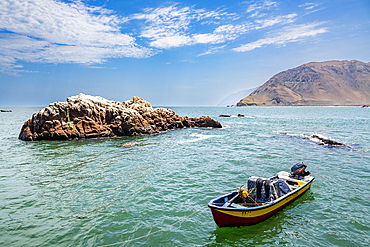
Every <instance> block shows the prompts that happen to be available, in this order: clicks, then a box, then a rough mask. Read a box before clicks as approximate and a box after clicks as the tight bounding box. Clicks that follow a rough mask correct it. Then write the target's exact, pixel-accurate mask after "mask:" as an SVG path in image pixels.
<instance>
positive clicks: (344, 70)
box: [237, 60, 370, 106]
mask: <svg viewBox="0 0 370 247" xmlns="http://www.w3.org/2000/svg"><path fill="white" fill-rule="evenodd" d="M368 104H370V63H363V62H359V61H356V60H352V61H328V62H319V63H308V64H304V65H301V66H299V67H297V68H294V69H290V70H287V71H284V72H281V73H278V74H276V75H275V76H273V77H272V78H271V79H270V80H268V81H267V82H266V83H265V84H263V85H262V86H261V87H259V88H258V89H257V90H255V91H254V92H253V93H251V94H250V95H249V96H248V97H246V98H244V99H242V100H240V101H239V102H238V104H237V106H274V105H368Z"/></svg>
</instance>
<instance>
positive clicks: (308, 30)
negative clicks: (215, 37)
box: [233, 23, 328, 52]
mask: <svg viewBox="0 0 370 247" xmlns="http://www.w3.org/2000/svg"><path fill="white" fill-rule="evenodd" d="M322 24H323V23H310V24H303V25H295V26H289V27H285V28H283V29H282V30H280V31H279V32H276V33H273V35H270V37H268V38H265V39H260V40H257V41H255V42H251V43H248V44H245V45H242V46H240V47H237V48H234V49H233V50H234V51H237V52H246V51H251V50H253V49H256V48H260V47H262V46H264V45H271V44H276V45H285V44H286V43H289V42H297V41H300V40H302V38H305V37H310V36H315V35H317V34H320V33H325V32H327V31H328V30H327V28H324V27H322V28H317V27H318V26H319V25H322Z"/></svg>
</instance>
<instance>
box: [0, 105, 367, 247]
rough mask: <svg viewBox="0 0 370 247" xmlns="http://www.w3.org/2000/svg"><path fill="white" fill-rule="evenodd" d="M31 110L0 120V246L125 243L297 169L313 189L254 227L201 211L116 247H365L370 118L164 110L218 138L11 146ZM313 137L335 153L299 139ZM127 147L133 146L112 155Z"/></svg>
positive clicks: (324, 112) (280, 110)
mask: <svg viewBox="0 0 370 247" xmlns="http://www.w3.org/2000/svg"><path fill="white" fill-rule="evenodd" d="M170 108H171V107H170ZM39 109H40V108H32V107H23V108H21V107H18V108H13V109H12V110H13V112H11V113H1V114H0V246H101V245H109V244H114V243H119V242H124V241H127V240H130V239H135V238H137V237H140V236H144V235H147V234H149V233H152V232H155V231H157V230H160V229H162V228H165V227H168V226H170V225H171V224H173V223H175V222H177V221H179V220H181V219H183V218H184V217H186V216H188V215H190V214H191V213H193V212H195V211H197V210H199V209H201V208H202V207H203V206H204V205H206V204H207V202H208V201H209V200H211V199H212V198H214V197H216V196H219V195H221V194H224V193H227V192H229V191H231V190H235V189H236V188H238V187H240V186H241V185H245V184H246V182H247V179H248V177H249V176H252V175H255V176H261V177H269V176H271V175H273V174H274V173H276V172H279V171H281V170H286V171H290V167H291V166H292V165H294V164H295V163H297V162H299V161H303V162H304V163H305V164H306V165H308V168H307V169H308V170H309V171H310V172H311V173H312V175H313V176H315V178H316V179H315V181H314V183H313V185H312V187H311V190H310V191H308V192H307V193H306V194H305V195H303V196H302V197H301V198H299V199H298V200H296V201H295V202H294V203H292V204H291V205H289V206H287V207H286V208H284V209H283V210H282V211H280V212H278V213H277V214H275V215H274V216H272V217H271V218H269V219H267V220H266V221H264V222H261V223H259V224H257V225H254V226H247V227H237V228H218V227H217V226H216V224H215V222H214V220H213V218H212V214H211V212H210V210H209V209H208V208H203V209H202V210H200V211H199V212H198V213H197V214H195V215H193V216H192V217H189V218H187V219H186V220H184V221H182V222H181V223H179V224H176V225H174V226H171V227H168V228H167V229H165V230H164V231H162V232H159V233H155V234H153V235H151V236H148V237H145V238H141V239H138V240H135V241H132V242H128V243H126V244H121V245H117V246H274V245H281V246H351V247H353V246H370V237H369V234H370V224H369V222H370V193H369V191H368V189H369V180H370V121H369V120H370V108H360V107H251V108H249V107H245V108H226V107H172V108H171V109H173V110H174V111H175V112H176V113H177V114H178V115H180V116H185V115H187V116H189V117H200V116H203V115H205V116H210V117H212V118H214V119H216V120H218V121H220V122H221V124H222V125H223V126H224V128H222V129H201V128H196V129H181V130H175V131H169V132H166V133H161V134H157V135H151V136H140V137H126V138H112V139H94V140H73V141H39V142H24V141H20V140H18V134H19V132H20V129H21V127H22V125H23V123H24V122H25V121H26V120H28V119H29V118H30V117H31V116H32V114H33V113H35V112H38V110H39ZM221 114H227V115H232V117H230V118H221V117H218V116H219V115H221ZM238 114H243V115H244V116H245V117H236V116H237V115H238ZM286 133H288V134H286ZM313 134H315V135H320V136H322V137H325V138H328V139H330V140H334V141H337V142H341V143H344V144H346V146H345V147H328V146H323V145H317V143H315V142H314V141H310V140H308V139H306V138H301V137H300V136H305V135H313ZM127 142H136V145H134V146H133V147H122V146H121V145H120V144H122V143H127Z"/></svg>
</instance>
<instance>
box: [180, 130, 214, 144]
mask: <svg viewBox="0 0 370 247" xmlns="http://www.w3.org/2000/svg"><path fill="white" fill-rule="evenodd" d="M190 136H191V137H196V138H194V139H190V140H184V141H179V144H183V143H189V142H197V141H202V140H207V139H209V138H214V137H221V136H220V135H203V134H202V133H194V134H191V135H190Z"/></svg>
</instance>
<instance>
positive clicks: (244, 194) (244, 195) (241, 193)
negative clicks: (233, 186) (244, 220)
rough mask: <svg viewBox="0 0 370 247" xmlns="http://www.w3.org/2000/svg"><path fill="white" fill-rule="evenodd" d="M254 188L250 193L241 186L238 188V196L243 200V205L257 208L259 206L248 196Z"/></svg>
mask: <svg viewBox="0 0 370 247" xmlns="http://www.w3.org/2000/svg"><path fill="white" fill-rule="evenodd" d="M255 188H256V187H254V188H253V189H251V191H248V188H246V187H244V186H243V185H242V186H240V188H239V190H238V195H239V196H240V197H241V198H242V199H243V201H244V205H246V206H247V205H248V206H250V205H252V206H259V205H261V204H260V203H258V202H256V201H255V200H253V198H252V197H251V196H250V194H252V193H253V191H254V189H255ZM247 200H249V201H251V203H248V202H247Z"/></svg>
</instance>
